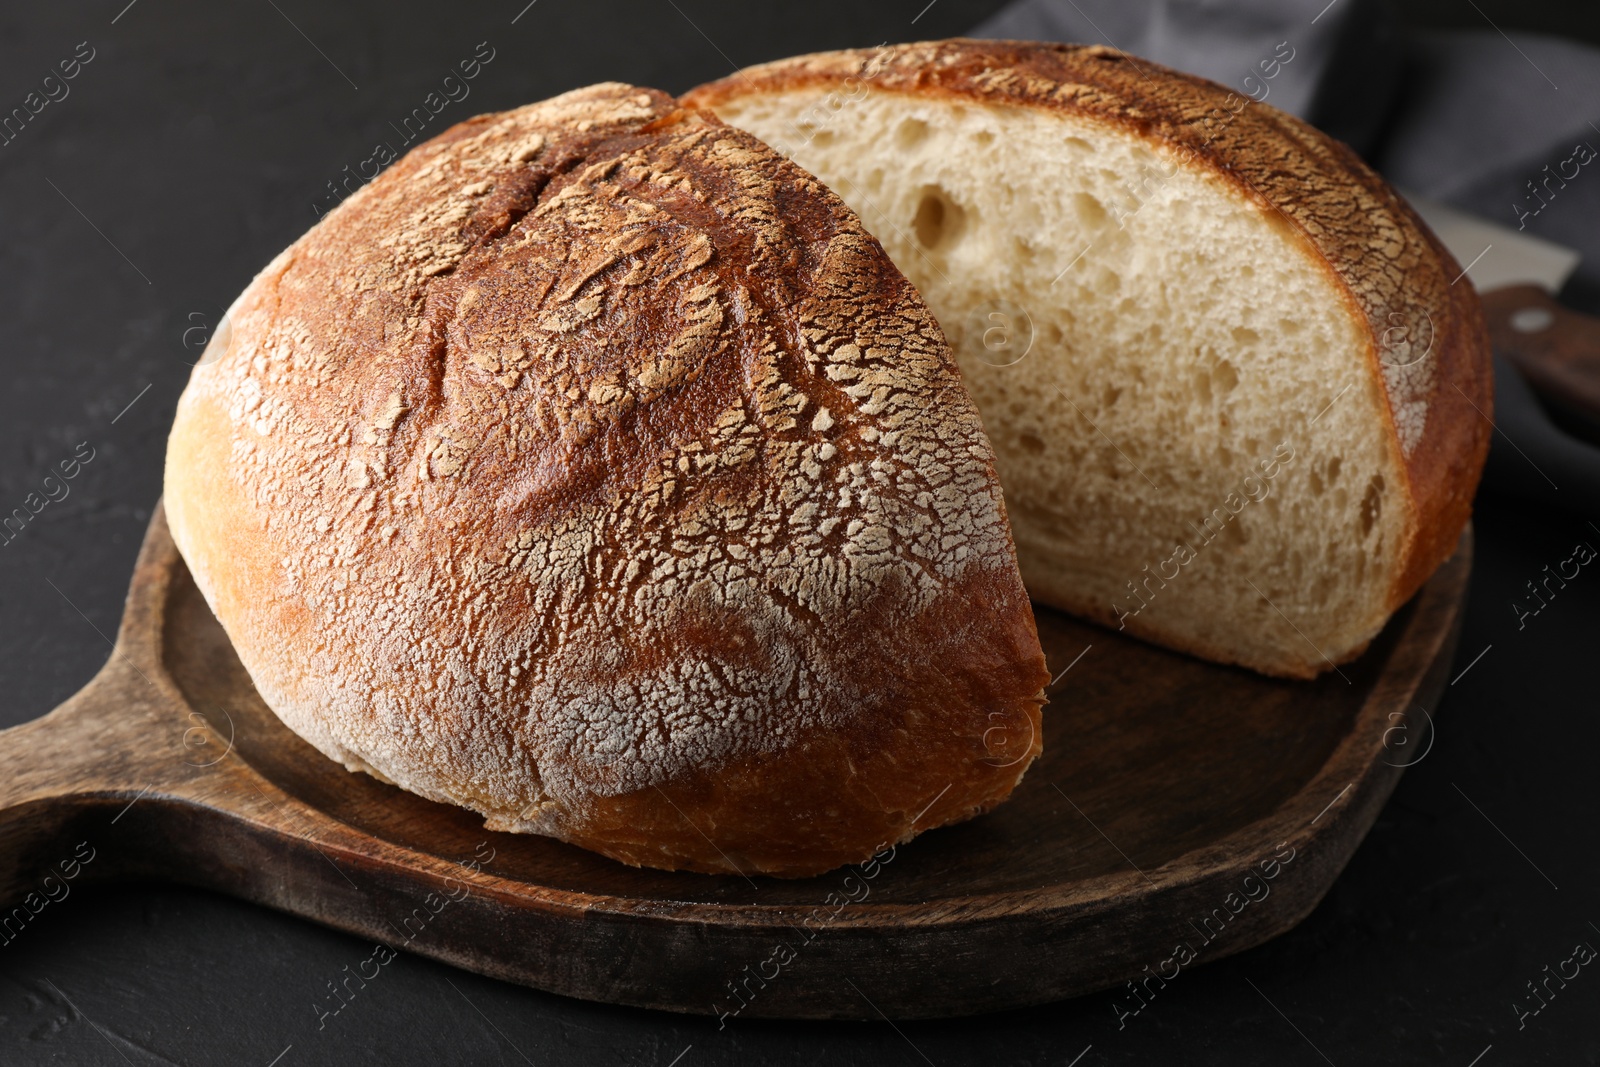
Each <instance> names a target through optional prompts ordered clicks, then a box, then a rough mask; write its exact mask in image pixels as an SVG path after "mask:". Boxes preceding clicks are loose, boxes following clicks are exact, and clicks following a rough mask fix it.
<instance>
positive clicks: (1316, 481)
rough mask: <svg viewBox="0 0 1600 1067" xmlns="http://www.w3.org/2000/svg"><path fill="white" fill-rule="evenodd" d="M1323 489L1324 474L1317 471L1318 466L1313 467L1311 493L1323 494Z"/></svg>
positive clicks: (1313, 494)
mask: <svg viewBox="0 0 1600 1067" xmlns="http://www.w3.org/2000/svg"><path fill="white" fill-rule="evenodd" d="M1322 490H1323V485H1322V475H1320V474H1318V473H1317V471H1316V468H1312V470H1311V495H1312V496H1321V495H1322ZM1329 547H1330V548H1331V547H1332V545H1330V546H1329Z"/></svg>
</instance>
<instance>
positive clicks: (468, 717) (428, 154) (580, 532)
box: [165, 84, 1048, 876]
mask: <svg viewBox="0 0 1600 1067" xmlns="http://www.w3.org/2000/svg"><path fill="white" fill-rule="evenodd" d="M229 323H230V327H231V338H230V339H229V342H228V347H227V351H226V354H223V355H220V358H212V359H203V360H202V361H201V364H200V366H198V367H197V368H196V370H195V372H194V375H193V377H192V379H191V381H190V383H189V385H188V388H187V389H186V390H185V391H184V394H183V397H182V399H181V401H180V402H179V407H178V413H177V419H176V423H175V425H174V426H173V429H172V436H171V440H170V443H169V449H168V454H167V467H166V497H165V503H166V510H167V517H168V522H169V523H170V526H171V529H172V535H173V538H174V540H175V541H176V542H177V545H178V547H179V548H180V550H181V551H182V553H183V556H184V558H185V560H186V561H187V562H188V565H189V568H190V570H191V572H192V573H193V575H194V578H195V581H196V583H197V584H198V586H199V588H200V589H201V591H202V592H203V593H204V595H205V597H206V599H207V601H208V602H209V604H210V605H211V607H212V609H213V611H214V612H215V613H216V616H217V618H218V619H219V620H220V621H221V623H222V625H223V626H224V627H225V628H226V630H227V632H228V635H229V637H230V638H231V639H232V641H233V644H234V647H235V648H236V649H237V651H238V654H239V658H240V660H241V661H242V662H243V664H244V665H245V667H246V668H248V670H249V672H250V675H251V677H252V678H253V679H254V680H255V683H256V686H257V688H258V689H259V691H260V693H261V696H262V697H263V698H264V700H265V701H266V702H267V704H268V705H270V706H271V708H272V709H273V710H274V711H275V712H276V713H277V714H278V716H279V717H280V718H281V719H282V720H283V721H284V722H285V723H286V724H287V725H288V726H289V727H290V728H291V729H293V730H294V731H295V732H296V733H298V734H299V735H300V736H302V737H304V738H305V739H306V740H308V741H309V742H311V744H313V745H315V746H316V747H317V748H318V749H320V750H321V751H322V752H324V753H326V754H327V755H328V756H329V757H331V758H333V759H335V760H338V761H341V762H342V763H344V764H345V765H346V766H348V767H350V768H351V769H353V770H362V771H366V772H368V773H371V774H373V775H375V776H377V777H379V778H382V779H384V780H386V781H389V782H393V783H395V784H397V785H399V786H401V787H402V788H405V789H408V790H411V791H413V792H416V793H419V794H421V795H423V796H426V797H430V798H433V799H435V800H439V801H444V802H449V803H454V804H459V805H462V806H464V807H467V808H471V809H473V810H475V811H478V812H481V813H482V814H483V815H484V816H485V819H486V825H487V826H488V827H490V828H491V829H495V830H508V831H523V832H530V833H538V834H545V835H550V836H553V837H557V838H561V839H563V840H565V841H569V842H572V843H574V844H577V845H581V846H583V847H586V848H590V849H594V850H596V851H599V852H602V853H604V854H606V855H608V856H612V857H615V858H616V859H619V860H621V861H623V862H625V863H630V864H641V865H649V866H654V867H663V868H682V869H689V870H696V871H708V872H737V873H741V874H746V875H750V874H755V873H758V872H760V873H767V874H774V875H785V876H798V875H807V874H813V873H817V872H821V871H824V870H827V869H829V868H832V867H835V866H838V865H840V864H844V863H848V862H852V861H860V860H863V859H865V858H867V857H868V856H869V855H870V854H871V853H872V852H873V851H874V850H875V849H878V848H880V847H881V846H883V845H885V844H887V843H890V842H898V841H903V840H906V839H907V838H909V837H910V836H912V835H914V834H916V833H918V832H919V831H922V830H925V829H928V828H930V827H934V826H940V825H943V824H946V823H950V822H953V821H957V820H961V819H966V818H968V817H970V816H972V815H974V814H976V813H979V812H982V811H985V810H987V809H989V808H991V807H993V806H994V805H995V804H997V803H999V802H1000V801H1001V800H1003V799H1004V798H1005V797H1006V796H1007V795H1008V794H1009V793H1010V792H1011V790H1012V788H1013V787H1014V786H1015V784H1016V783H1017V781H1018V779H1019V778H1020V777H1021V776H1022V774H1023V772H1024V771H1025V770H1026V769H1027V767H1028V765H1029V763H1030V762H1031V761H1032V760H1033V758H1034V757H1035V756H1036V755H1037V753H1038V752H1039V749H1040V739H1041V735H1040V730H1039V722H1040V719H1039V710H1040V706H1041V704H1042V702H1043V695H1042V688H1043V686H1044V684H1045V682H1046V681H1047V680H1048V675H1047V673H1046V671H1045V667H1044V659H1043V655H1042V654H1041V652H1040V648H1039V643H1038V637H1037V634H1036V632H1035V630H1034V623H1033V616H1032V613H1031V611H1030V608H1029V604H1028V600H1027V595H1026V593H1025V591H1024V589H1023V586H1022V583H1021V580H1020V577H1019V575H1018V571H1017V564H1016V558H1015V553H1014V550H1013V548H1012V545H1011V539H1010V534H1009V532H1008V526H1007V519H1006V512H1005V507H1004V504H1003V502H1002V498H1001V493H1000V487H999V483H998V481H997V480H996V477H995V473H994V468H993V454H992V451H991V449H990V446H989V443H988V441H987V440H986V439H985V437H984V434H983V431H982V428H981V425H980V422H979V419H978V415H977V412H976V410H975V408H974V407H973V404H972V402H971V399H970V398H969V397H968V395H967V393H966V391H965V390H964V388H963V386H962V383H961V379H960V375H959V372H958V370H957V368H956V365H955V363H954V361H953V360H952V358H951V356H950V353H949V350H948V348H947V345H946V342H945V339H944V337H943V335H942V334H941V333H940V330H939V327H938V325H937V323H936V322H935V320H934V319H933V317H932V316H931V315H930V314H929V312H928V310H927V309H926V307H925V306H924V304H923V302H922V300H921V298H920V297H919V296H918V295H917V293H916V291H915V290H914V289H913V288H912V287H911V285H910V284H909V283H908V282H907V281H906V280H905V278H904V277H903V276H902V275H901V274H900V272H899V271H898V270H896V269H895V267H894V265H893V264H892V263H891V262H890V260H889V258H888V257H887V256H886V255H885V254H884V252H883V249H882V248H881V247H880V245H879V244H878V242H877V241H876V240H875V239H873V238H872V237H871V236H869V235H868V234H867V233H866V232H865V231H864V230H863V229H862V227H861V225H860V223H859V221H858V220H857V218H856V217H855V215H854V213H852V212H851V211H850V210H849V209H848V208H847V207H846V206H845V204H844V203H843V202H842V201H841V200H840V199H839V198H838V197H836V196H835V195H833V194H832V193H831V192H829V191H828V190H827V189H826V188H825V187H823V186H822V185H821V184H820V183H818V182H817V181H816V180H815V179H814V178H813V177H812V176H810V175H808V174H807V173H805V172H804V171H802V170H801V169H800V168H799V167H797V166H795V165H794V164H792V163H790V162H788V161H786V160H784V159H782V158H781V157H780V156H778V155H777V154H775V153H774V152H772V151H771V150H770V149H768V148H767V147H766V146H764V145H762V144H761V143H760V142H759V141H758V140H757V139H756V138H754V137H752V136H751V135H749V134H747V133H743V132H740V131H737V130H735V129H732V128H730V127H727V126H724V125H722V124H721V123H720V122H718V121H717V120H716V119H714V118H712V117H710V116H705V115H699V114H695V113H692V112H688V111H683V110H680V109H679V108H678V105H677V104H676V102H675V101H674V100H673V99H672V98H670V97H668V96H666V95H664V94H662V93H659V92H655V91H653V90H645V89H639V88H634V87H630V86H626V85H617V84H606V85H597V86H593V87H590V88H588V89H583V90H579V91H576V92H572V93H568V94H566V95H564V96H560V97H557V98H555V99H552V100H549V101H545V102H543V103H540V104H535V105H531V106H528V107H524V108H520V109H518V110H515V111H510V112H506V113H503V114H497V115H486V116H482V117H479V118H475V119H472V120H470V121H468V122H465V123H462V124H461V125H458V126H456V127H454V128H453V129H451V130H449V131H447V132H445V133H444V134H442V135H440V136H439V137H437V138H435V139H434V140H432V141H430V142H428V143H426V144H425V145H422V146H420V147H419V148H417V149H416V150H415V151H413V152H411V153H410V154H408V155H407V156H405V157H404V158H403V159H401V160H399V161H398V162H396V163H395V164H394V165H393V166H392V167H391V168H390V169H389V170H388V171H387V172H385V173H384V174H383V175H382V176H381V177H379V178H378V179H377V180H375V181H373V182H372V183H371V184H370V185H368V186H367V187H366V188H364V189H363V190H361V191H360V192H359V193H357V194H356V195H354V196H352V197H351V198H350V199H349V200H347V201H346V202H345V203H344V204H342V205H341V206H340V207H339V208H338V209H336V210H335V211H333V212H331V213H330V214H329V215H327V216H326V217H325V218H324V219H323V220H322V221H321V222H320V223H319V224H318V225H317V226H316V227H315V228H314V229H312V230H311V231H310V232H309V233H307V234H306V235H305V236H304V237H302V238H301V239H300V240H298V241H296V242H295V243H294V244H293V245H291V246H290V247H289V248H288V249H287V250H286V251H285V252H283V253H282V254H281V255H279V256H278V257H277V258H276V259H275V260H274V261H273V262H272V263H271V264H270V265H269V266H268V267H267V268H266V269H265V270H264V271H263V272H262V273H261V274H260V275H259V276H258V277H257V278H256V279H255V280H254V281H253V282H252V283H251V285H250V286H249V288H248V289H246V290H245V292H244V293H243V295H242V296H240V298H239V299H238V301H237V302H236V303H235V305H234V306H233V308H232V310H231V311H230V313H229Z"/></svg>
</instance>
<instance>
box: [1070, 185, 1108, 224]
mask: <svg viewBox="0 0 1600 1067" xmlns="http://www.w3.org/2000/svg"><path fill="white" fill-rule="evenodd" d="M1072 210H1073V211H1074V212H1076V213H1077V216H1078V222H1079V224H1080V225H1082V226H1083V228H1084V229H1086V230H1097V229H1099V228H1100V227H1101V226H1103V225H1105V221H1106V206H1105V205H1104V204H1102V203H1101V202H1100V201H1099V200H1096V199H1095V198H1094V197H1092V196H1090V195H1089V194H1088V193H1074V194H1073V197H1072Z"/></svg>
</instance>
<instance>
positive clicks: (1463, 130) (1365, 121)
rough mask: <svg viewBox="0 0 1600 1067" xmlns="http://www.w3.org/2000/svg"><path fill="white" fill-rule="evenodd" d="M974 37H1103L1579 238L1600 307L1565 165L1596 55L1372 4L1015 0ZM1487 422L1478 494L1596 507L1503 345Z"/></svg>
mask: <svg viewBox="0 0 1600 1067" xmlns="http://www.w3.org/2000/svg"><path fill="white" fill-rule="evenodd" d="M974 35H975V36H979V37H998V38H1016V39H1023V40H1053V41H1073V42H1077V43H1086V44H1110V45H1112V46H1114V47H1117V48H1120V49H1123V50H1124V51H1128V52H1132V53H1133V54H1135V55H1137V56H1142V57H1144V58H1146V59H1150V60H1153V61H1155V62H1157V63H1161V64H1164V65H1166V66H1170V67H1174V68H1176V69H1178V70H1183V71H1187V72H1189V73H1191V74H1198V75H1200V76H1202V77H1206V78H1210V79H1212V80H1213V81H1217V82H1220V83H1221V84H1223V85H1226V86H1227V87H1229V88H1230V89H1232V90H1234V91H1235V92H1239V93H1241V94H1243V95H1248V96H1251V97H1253V98H1255V99H1260V100H1264V101H1265V102H1267V103H1270V104H1273V105H1275V106H1277V107H1280V108H1282V109H1284V110H1285V111H1289V112H1292V113H1294V114H1296V115H1299V116H1300V117H1302V118H1305V119H1306V120H1308V121H1310V122H1312V123H1315V124H1316V125H1318V126H1320V127H1321V128H1322V129H1324V130H1326V131H1327V132H1329V133H1331V134H1333V135H1334V136H1336V137H1339V138H1341V139H1342V140H1345V141H1347V142H1349V143H1350V144H1351V145H1353V146H1354V147H1355V148H1356V149H1357V150H1358V151H1360V152H1361V153H1362V154H1363V155H1364V156H1366V157H1367V159H1368V160H1369V161H1370V162H1372V164H1373V165H1374V166H1375V167H1376V168H1377V169H1378V170H1379V171H1381V172H1382V173H1383V174H1384V175H1385V176H1386V177H1387V178H1389V180H1391V181H1393V182H1394V183H1395V184H1397V185H1401V186H1404V187H1406V188H1408V189H1412V190H1415V191H1417V192H1419V193H1423V194H1425V195H1427V196H1430V197H1432V198H1433V199H1436V200H1441V201H1444V202H1446V203H1449V204H1453V205H1455V206H1456V207H1459V208H1462V209H1463V210H1466V211H1468V212H1470V213H1472V214H1474V215H1478V216H1480V217H1482V218H1484V219H1487V220H1488V221H1490V222H1496V223H1499V224H1501V225H1505V226H1510V227H1511V228H1513V229H1516V228H1518V227H1519V226H1520V227H1522V228H1523V229H1524V230H1525V231H1527V232H1530V233H1533V234H1536V235H1538V236H1541V237H1545V238H1547V239H1549V240H1552V241H1557V242H1559V243H1561V244H1564V245H1567V246H1568V247H1571V248H1575V249H1577V250H1578V251H1579V252H1580V253H1582V255H1583V261H1582V263H1581V264H1580V265H1579V268H1578V276H1577V278H1575V280H1574V282H1573V283H1571V284H1569V285H1568V287H1567V289H1566V290H1565V291H1564V294H1563V295H1564V299H1567V300H1568V301H1569V302H1572V303H1574V304H1576V305H1577V306H1579V307H1580V308H1581V309H1582V310H1585V311H1588V312H1590V313H1591V314H1594V313H1597V312H1600V158H1594V159H1593V160H1591V161H1589V162H1583V163H1580V162H1577V161H1578V160H1582V159H1585V158H1586V157H1587V156H1588V154H1589V153H1590V152H1597V151H1600V49H1595V48H1591V47H1589V46H1587V45H1583V44H1579V43H1576V42H1572V41H1565V40H1561V39H1559V38H1554V37H1548V36H1543V35H1540V34H1531V33H1513V34H1511V35H1510V36H1509V37H1507V36H1504V35H1502V34H1501V33H1500V32H1499V31H1498V30H1496V29H1493V28H1490V27H1488V26H1487V25H1486V26H1485V28H1484V30H1482V31H1481V32H1480V31H1449V32H1432V33H1424V34H1418V35H1415V36H1412V37H1409V38H1402V37H1400V36H1399V35H1398V34H1397V33H1396V32H1395V30H1394V26H1393V23H1392V21H1391V20H1390V19H1389V18H1388V7H1387V5H1386V4H1384V3H1382V2H1381V0H1372V2H1363V0H1334V2H1333V3H1331V4H1329V3H1328V2H1327V0H1143V2H1141V0H1017V2H1016V3H1014V4H1012V5H1010V6H1009V7H1007V8H1005V9H1003V10H1002V11H1001V12H1000V13H999V14H998V15H996V16H995V17H993V18H991V19H989V20H988V21H986V22H984V23H982V24H981V25H979V26H978V27H977V28H976V30H975V31H974ZM1282 42H1287V43H1288V45H1289V46H1290V47H1292V48H1293V49H1294V50H1295V51H1294V58H1293V59H1292V60H1291V61H1290V62H1288V63H1280V64H1279V66H1278V68H1277V70H1276V73H1275V75H1274V76H1273V77H1272V78H1270V79H1267V78H1266V77H1265V75H1266V73H1267V72H1268V71H1269V70H1271V69H1272V68H1271V67H1262V66H1261V62H1262V60H1264V59H1270V58H1272V57H1273V56H1274V53H1275V50H1278V48H1279V45H1280V44H1281V43H1282ZM1247 79H1249V80H1247ZM1263 90H1264V91H1263ZM1580 145H1581V146H1585V147H1586V148H1587V149H1588V151H1587V152H1584V151H1577V152H1575V150H1576V149H1578V147H1579V146H1580ZM1547 167H1548V168H1549V169H1546V168H1547ZM1574 170H1576V172H1577V173H1576V174H1575V175H1574ZM1530 183H1532V186H1531V187H1530ZM1495 422H1496V426H1497V430H1496V433H1495V435H1494V444H1493V445H1492V446H1491V451H1490V457H1489V464H1488V467H1487V468H1486V470H1485V474H1484V485H1485V487H1486V488H1487V489H1489V490H1490V491H1493V492H1500V493H1506V494H1510V495H1515V496H1520V497H1526V498H1532V499H1537V500H1540V501H1542V502H1544V503H1547V504H1553V505H1555V506H1558V507H1564V508H1567V509H1570V510H1574V511H1578V512H1583V513H1587V514H1591V515H1596V514H1600V448H1596V447H1594V446H1592V445H1590V444H1588V443H1587V442H1585V441H1582V440H1579V439H1578V438H1575V437H1573V436H1571V435H1569V434H1567V433H1566V432H1565V431H1563V430H1562V429H1561V428H1560V427H1558V426H1557V425H1556V424H1555V423H1554V422H1553V421H1552V420H1551V419H1550V417H1549V414H1548V413H1547V412H1546V411H1545V409H1544V408H1543V406H1542V405H1541V404H1540V403H1539V401H1538V399H1537V398H1536V397H1535V396H1534V395H1533V393H1532V391H1531V390H1530V389H1529V388H1528V386H1527V384H1526V382H1524V381H1523V380H1522V378H1521V377H1520V376H1519V375H1518V374H1517V372H1516V371H1515V370H1514V369H1513V368H1512V367H1511V366H1510V365H1509V364H1508V363H1506V362H1505V361H1504V360H1503V359H1500V358H1498V357H1497V358H1496V360H1495Z"/></svg>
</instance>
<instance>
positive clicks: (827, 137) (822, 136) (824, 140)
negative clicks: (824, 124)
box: [811, 130, 833, 148]
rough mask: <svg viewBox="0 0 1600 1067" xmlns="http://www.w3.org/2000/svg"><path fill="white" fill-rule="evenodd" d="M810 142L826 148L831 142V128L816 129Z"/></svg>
mask: <svg viewBox="0 0 1600 1067" xmlns="http://www.w3.org/2000/svg"><path fill="white" fill-rule="evenodd" d="M811 143H812V144H814V145H816V146H818V147H819V148H826V147H828V146H829V145H831V144H832V143H833V131H832V130H818V131H817V132H816V133H815V134H814V135H813V136H812V138H811Z"/></svg>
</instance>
